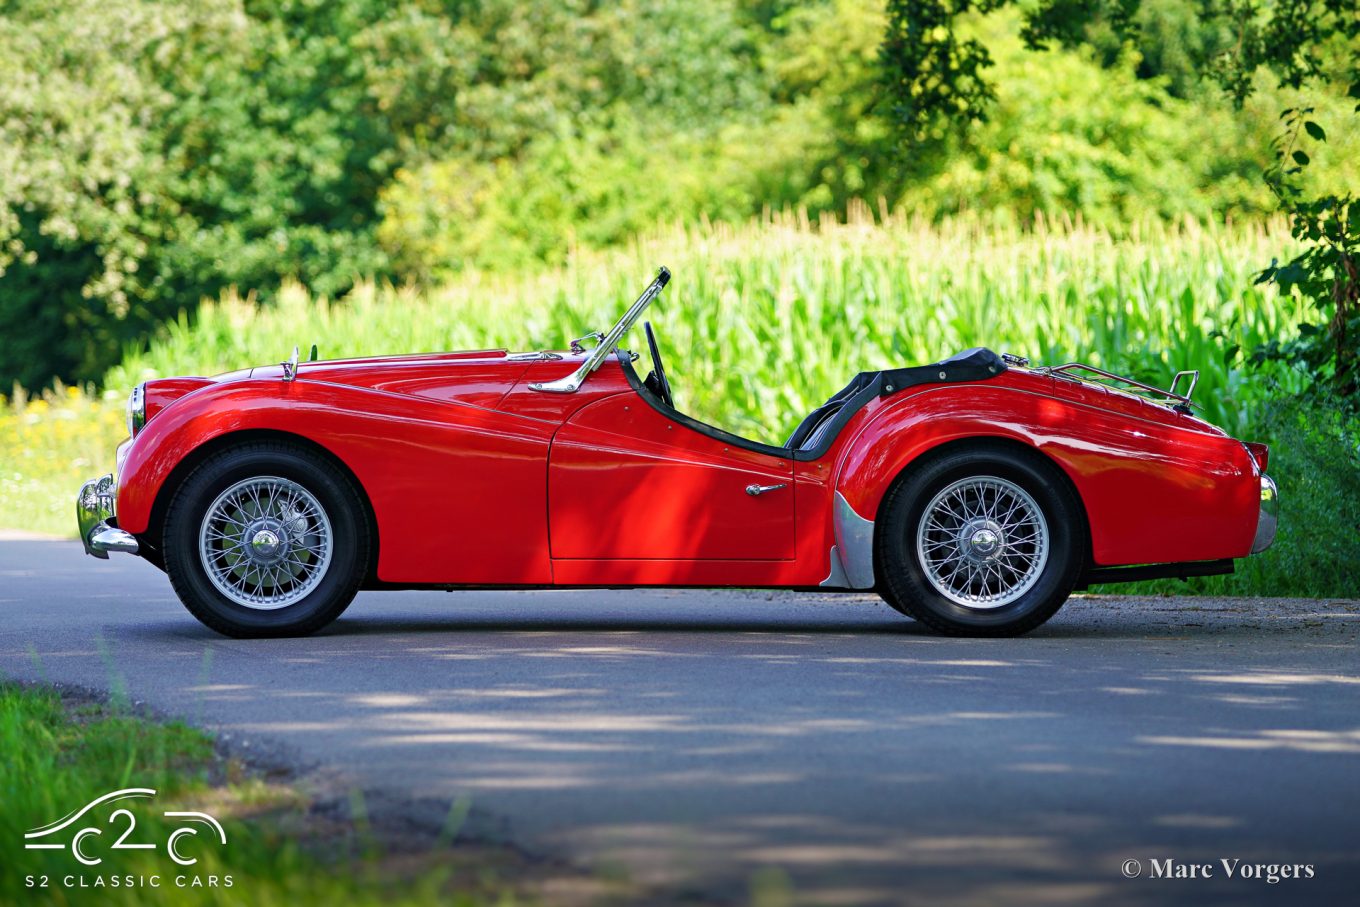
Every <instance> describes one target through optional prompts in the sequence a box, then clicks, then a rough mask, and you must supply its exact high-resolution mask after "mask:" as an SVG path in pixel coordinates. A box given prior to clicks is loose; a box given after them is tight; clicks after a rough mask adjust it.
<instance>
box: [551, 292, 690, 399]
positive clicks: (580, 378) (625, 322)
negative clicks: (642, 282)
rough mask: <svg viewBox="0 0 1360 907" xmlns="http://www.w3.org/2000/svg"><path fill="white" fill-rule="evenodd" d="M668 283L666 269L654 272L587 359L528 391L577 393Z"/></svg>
mask: <svg viewBox="0 0 1360 907" xmlns="http://www.w3.org/2000/svg"><path fill="white" fill-rule="evenodd" d="M670 279H671V272H670V270H669V269H667V268H666V267H665V266H662V267H660V268H658V269H657V272H656V277H654V278H653V279H652V282H651V283H649V284H648V285H647V289H645V290H643V291H642V295H641V296H639V297H638V298H637V299H636V300H635V301H634V302H633V304H632V305H630V306H629V307H628V310H627V311H626V312H624V313H623V317H622V318H620V319H619V320H618V322H617V323H616V324H615V325H614V326H613V327H612V328H610V329H609V333H607V334H605V335H604V339H602V340H601V341H600V342H599V343H597V344H595V347H594V348H593V349H591V351H590V355H588V356H586V359H585V361H584V362H582V363H581V365H580V367H579V368H577V369H576V370H575V371H573V372H572V373H571V374H569V375H565V376H563V377H561V378H558V379H557V380H555V381H540V382H535V383H532V384H530V385H529V389H530V390H536V391H542V392H543V393H547V394H574V393H576V392H577V391H578V390H580V389H581V385H582V384H584V383H585V380H586V378H588V377H589V376H590V373H591V372H593V371H595V370H596V369H598V368H599V367H600V363H602V362H604V359H605V357H606V356H608V355H609V354H610V353H611V352H613V351H614V350H615V349H616V348H617V347H618V345H619V341H620V340H621V339H623V335H624V334H626V333H627V332H628V329H629V328H631V327H632V326H633V324H634V323H636V322H637V320H638V319H639V318H641V317H642V313H643V312H644V311H646V309H647V306H649V305H651V304H652V301H653V300H655V299H656V297H657V296H659V295H661V291H662V290H664V289H665V288H666V284H667V283H669V282H670Z"/></svg>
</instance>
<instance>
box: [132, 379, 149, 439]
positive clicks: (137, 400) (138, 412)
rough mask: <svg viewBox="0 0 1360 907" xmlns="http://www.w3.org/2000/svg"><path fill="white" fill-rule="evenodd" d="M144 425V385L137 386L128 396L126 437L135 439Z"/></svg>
mask: <svg viewBox="0 0 1360 907" xmlns="http://www.w3.org/2000/svg"><path fill="white" fill-rule="evenodd" d="M145 424H146V385H145V384H139V385H137V386H136V387H134V388H133V389H132V393H131V394H129V395H128V402H127V430H128V437H129V438H135V437H137V432H139V431H141V430H142V426H143V425H145Z"/></svg>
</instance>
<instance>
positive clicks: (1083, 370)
mask: <svg viewBox="0 0 1360 907" xmlns="http://www.w3.org/2000/svg"><path fill="white" fill-rule="evenodd" d="M1033 371H1035V372H1037V373H1041V374H1046V375H1052V376H1053V377H1054V378H1066V379H1068V380H1069V381H1082V382H1085V383H1087V384H1097V385H1100V386H1102V387H1113V388H1114V389H1115V390H1124V391H1128V392H1130V393H1133V394H1137V395H1138V396H1140V397H1143V398H1144V399H1148V400H1151V401H1152V402H1154V403H1168V404H1170V405H1171V408H1172V409H1174V410H1175V411H1176V412H1178V413H1183V414H1185V415H1187V416H1188V415H1190V409H1191V407H1193V406H1194V405H1195V404H1194V402H1193V401H1192V400H1191V399H1190V398H1191V397H1192V396H1194V393H1195V385H1196V384H1198V383H1199V371H1198V370H1194V371H1183V372H1177V373H1176V377H1174V378H1172V379H1171V388H1170V389H1169V390H1162V389H1161V388H1160V387H1153V386H1152V385H1151V384H1144V383H1143V382H1141V381H1134V380H1133V379H1132V378H1125V377H1124V376H1123V375H1116V374H1115V373H1114V372H1107V371H1105V370H1104V369H1103V368H1096V367H1095V366H1094V365H1087V364H1086V363H1084V362H1068V363H1066V364H1064V365H1043V366H1039V367H1038V368H1035V369H1033ZM1183 378H1188V379H1189V382H1190V383H1189V386H1188V387H1186V389H1185V393H1183V394H1182V393H1178V392H1177V390H1176V389H1177V388H1178V387H1180V385H1181V379H1183Z"/></svg>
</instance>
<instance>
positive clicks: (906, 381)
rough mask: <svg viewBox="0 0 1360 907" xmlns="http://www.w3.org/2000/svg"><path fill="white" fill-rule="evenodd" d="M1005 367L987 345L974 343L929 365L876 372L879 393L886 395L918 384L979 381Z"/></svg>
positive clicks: (993, 376)
mask: <svg viewBox="0 0 1360 907" xmlns="http://www.w3.org/2000/svg"><path fill="white" fill-rule="evenodd" d="M1005 370H1006V363H1005V361H1003V360H1002V358H1001V357H1000V356H998V355H997V354H996V353H994V352H992V351H991V350H989V349H987V348H986V347H982V346H975V347H973V348H972V349H971V350H964V351H963V352H962V353H958V354H956V355H953V356H950V357H949V358H948V359H942V360H940V361H939V362H935V363H932V364H930V365H913V366H911V367H909V368H892V369H885V370H883V371H882V372H879V375H880V376H881V377H882V379H883V381H882V383H881V384H880V385H879V389H878V392H879V393H880V394H881V395H883V396H885V397H886V396H887V395H888V394H892V393H896V392H897V391H900V390H902V389H903V388H907V387H914V386H915V385H917V384H933V383H940V382H951V381H982V380H985V379H987V378H995V377H996V376H997V375H999V374H1001V373H1002V372H1004V371H1005Z"/></svg>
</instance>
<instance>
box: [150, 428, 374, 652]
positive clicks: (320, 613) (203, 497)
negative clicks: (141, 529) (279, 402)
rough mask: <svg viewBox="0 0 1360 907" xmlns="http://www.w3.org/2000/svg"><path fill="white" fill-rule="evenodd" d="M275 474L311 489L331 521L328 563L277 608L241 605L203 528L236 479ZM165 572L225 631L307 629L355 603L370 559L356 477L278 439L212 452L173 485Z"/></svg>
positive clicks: (255, 634)
mask: <svg viewBox="0 0 1360 907" xmlns="http://www.w3.org/2000/svg"><path fill="white" fill-rule="evenodd" d="M263 476H277V477H280V478H283V479H287V480H290V481H292V482H296V483H297V484H298V485H301V486H302V487H303V488H304V489H306V490H307V491H308V492H310V493H311V494H312V495H313V496H314V497H315V498H316V500H317V501H319V502H320V504H321V507H322V509H323V511H324V513H325V515H326V518H327V519H328V520H329V521H330V528H331V536H332V551H331V560H330V563H329V566H328V567H326V569H325V572H324V574H322V576H321V578H320V580H319V581H318V582H317V584H316V586H315V588H313V589H312V590H311V591H310V592H308V593H307V594H306V595H305V597H303V598H301V599H299V600H298V601H296V602H294V603H291V604H288V605H286V606H283V607H279V608H276V609H273V610H262V609H259V608H252V607H248V606H245V605H242V604H239V603H237V602H235V601H233V600H232V599H231V598H229V597H228V596H227V595H225V594H223V592H222V591H221V590H220V589H218V588H217V586H215V585H214V584H213V581H212V580H211V579H210V578H209V576H208V570H207V568H206V567H205V566H204V563H203V558H202V557H201V555H200V553H199V531H200V528H201V526H202V525H203V520H204V517H205V516H206V515H207V512H208V509H209V508H210V507H211V506H212V504H213V501H214V500H216V499H217V497H218V495H220V494H221V493H222V492H223V491H225V490H226V489H228V488H231V487H232V486H233V485H235V484H236V483H237V482H240V481H242V480H244V479H249V478H252V477H263ZM162 539H163V544H162V552H163V554H164V557H165V566H166V573H167V574H168V575H169V577H170V583H171V585H172V586H173V587H174V589H175V594H176V595H178V596H179V599H180V601H181V602H183V603H184V607H186V608H188V609H189V613H190V614H192V615H194V617H197V618H198V619H199V620H200V621H202V622H203V623H204V624H205V625H206V626H208V627H209V628H211V629H213V630H216V631H217V632H219V633H222V634H224V635H226V636H234V637H238V638H259V637H277V636H306V635H308V634H310V633H314V632H316V631H317V630H319V629H321V628H322V627H324V626H326V625H327V624H329V623H330V622H331V621H333V620H335V619H336V618H337V617H339V616H340V614H341V613H342V612H343V611H344V610H345V608H346V607H348V606H349V603H350V602H351V601H352V600H353V599H354V595H355V593H356V592H358V590H359V585H360V583H362V582H363V580H364V576H365V574H366V572H367V568H368V563H369V547H370V545H371V540H370V537H369V524H368V520H367V519H366V516H365V510H364V505H363V501H362V499H361V497H360V495H359V493H358V491H357V490H356V489H355V488H354V485H353V482H352V480H351V479H350V478H349V477H348V476H347V475H345V474H344V473H343V472H342V471H341V470H340V469H338V468H336V467H335V466H334V465H333V464H332V463H331V462H329V461H328V460H326V459H325V458H324V457H322V456H319V455H317V454H315V453H313V452H311V451H309V450H306V449H305V448H302V447H298V446H294V445H290V444H286V443H280V442H273V441H261V442H249V443H245V444H242V445H240V446H238V447H232V448H229V449H227V450H224V451H221V452H220V453H216V454H213V455H212V456H210V457H208V458H207V459H206V460H204V461H203V462H202V463H200V464H199V465H198V466H197V467H196V468H195V469H194V471H193V472H192V473H190V474H189V476H188V477H187V478H186V479H185V480H184V482H183V483H182V484H181V485H180V486H179V488H178V489H176V490H175V495H174V498H173V499H172V500H171V502H170V507H169V509H168V510H167V512H166V518H165V527H164V532H163V533H162Z"/></svg>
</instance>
